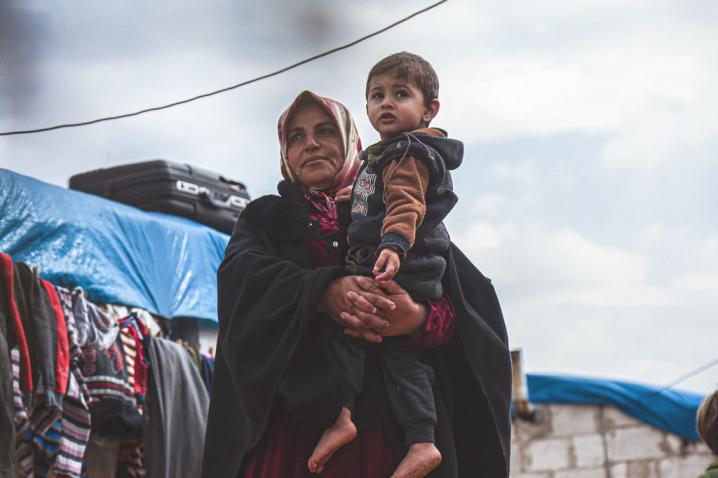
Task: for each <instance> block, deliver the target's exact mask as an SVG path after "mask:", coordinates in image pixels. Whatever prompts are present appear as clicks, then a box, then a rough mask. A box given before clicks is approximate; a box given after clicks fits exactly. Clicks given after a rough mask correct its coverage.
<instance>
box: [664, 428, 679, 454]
mask: <svg viewBox="0 0 718 478" xmlns="http://www.w3.org/2000/svg"><path fill="white" fill-rule="evenodd" d="M665 443H666V446H665V450H666V454H667V455H679V454H681V452H682V451H683V450H682V448H683V440H681V437H679V436H676V435H673V434H672V433H667V434H666V441H665Z"/></svg>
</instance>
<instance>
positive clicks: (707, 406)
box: [696, 391, 718, 478]
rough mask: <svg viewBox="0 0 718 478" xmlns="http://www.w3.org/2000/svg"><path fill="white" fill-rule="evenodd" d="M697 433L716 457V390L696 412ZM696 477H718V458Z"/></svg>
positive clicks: (717, 444)
mask: <svg viewBox="0 0 718 478" xmlns="http://www.w3.org/2000/svg"><path fill="white" fill-rule="evenodd" d="M696 422H697V424H698V433H699V434H700V436H701V438H703V441H704V442H706V445H708V448H710V449H711V451H712V452H713V455H715V456H716V457H718V391H715V392H713V393H711V394H710V395H708V396H707V397H706V398H705V399H704V400H703V402H702V403H701V406H700V407H698V413H696ZM698 478H718V459H716V460H715V461H714V462H713V463H711V464H710V465H709V466H708V468H707V469H706V471H704V472H703V473H702V474H701V476H699V477H698Z"/></svg>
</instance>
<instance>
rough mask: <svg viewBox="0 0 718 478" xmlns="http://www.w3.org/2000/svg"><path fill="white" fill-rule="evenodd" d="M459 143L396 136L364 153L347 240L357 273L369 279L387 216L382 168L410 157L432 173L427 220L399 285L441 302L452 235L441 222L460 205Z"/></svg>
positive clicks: (350, 262)
mask: <svg viewBox="0 0 718 478" xmlns="http://www.w3.org/2000/svg"><path fill="white" fill-rule="evenodd" d="M463 153H464V145H463V144H462V143H461V141H458V140H455V139H449V138H444V137H436V136H431V135H427V134H423V133H410V134H403V135H399V136H395V137H393V138H390V139H387V140H384V141H381V142H379V143H377V144H375V145H372V146H370V147H369V148H367V149H366V150H365V151H363V152H362V160H363V162H362V166H361V169H360V170H359V175H358V176H357V179H356V182H355V183H354V191H353V194H352V208H351V218H352V222H351V224H350V225H349V229H348V231H347V236H348V240H349V244H350V249H349V254H348V255H347V263H348V266H349V267H350V269H351V270H352V271H353V272H357V273H361V274H367V275H371V274H370V272H371V268H372V266H373V265H374V261H375V260H376V252H377V247H378V246H379V243H380V242H381V229H382V225H383V223H384V217H385V216H386V207H385V205H384V181H383V180H382V172H383V170H384V167H386V166H387V165H388V164H389V163H391V162H392V161H394V160H398V159H401V158H402V157H404V156H406V155H410V156H414V157H415V158H417V159H419V160H421V161H423V162H424V163H425V164H426V166H427V168H428V169H429V186H428V188H427V191H426V198H425V199H426V214H425V216H424V220H423V222H422V223H421V225H420V226H419V228H418V229H417V231H416V240H415V242H414V246H413V247H412V248H411V249H410V250H409V251H408V253H407V255H406V257H405V258H404V259H403V260H402V263H401V267H400V269H399V273H398V274H397V275H396V277H395V280H396V281H397V282H398V283H399V285H401V286H402V287H404V288H405V289H406V290H407V291H409V292H410V293H411V295H412V296H413V297H414V298H415V299H418V300H421V299H436V298H439V297H441V296H442V293H443V292H442V287H441V277H442V276H443V275H444V270H445V269H446V262H445V261H444V259H443V257H441V255H442V254H443V253H444V252H446V251H447V250H448V249H449V244H450V238H449V232H448V231H447V230H446V227H445V226H444V223H443V220H444V218H445V217H446V215H447V214H449V211H451V209H452V208H453V207H454V205H455V204H456V201H457V197H456V194H454V192H453V185H452V181H451V174H450V173H449V170H451V169H456V168H457V167H458V166H459V165H460V164H461V160H462V158H463Z"/></svg>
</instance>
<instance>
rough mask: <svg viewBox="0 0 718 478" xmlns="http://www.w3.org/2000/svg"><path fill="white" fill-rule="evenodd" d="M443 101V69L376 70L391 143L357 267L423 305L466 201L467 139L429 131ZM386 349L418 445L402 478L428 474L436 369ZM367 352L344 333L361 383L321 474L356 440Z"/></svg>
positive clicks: (364, 173)
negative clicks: (449, 222)
mask: <svg viewBox="0 0 718 478" xmlns="http://www.w3.org/2000/svg"><path fill="white" fill-rule="evenodd" d="M438 97H439V79H438V77H437V75H436V72H435V71H434V68H433V67H432V66H431V64H429V62H427V61H426V60H425V59H423V58H421V57H420V56H418V55H415V54H412V53H408V52H400V53H395V54H393V55H389V56H388V57H386V58H384V59H382V60H381V61H379V62H378V63H377V64H376V65H374V67H373V68H372V69H371V71H370V72H369V74H368V76H367V80H366V89H365V98H366V110H367V115H368V116H369V122H370V123H371V125H372V126H373V127H374V129H375V130H376V131H377V132H378V133H379V136H380V138H381V141H380V142H378V143H376V144H374V145H372V146H369V147H368V148H367V149H366V150H365V151H364V152H362V165H361V168H360V169H359V175H358V177H357V180H356V182H355V183H354V188H353V191H352V203H351V219H352V222H351V223H350V224H349V228H348V230H347V241H348V245H349V252H348V254H347V263H348V265H349V266H351V267H350V270H351V271H352V272H354V273H359V274H363V275H373V276H374V278H375V279H376V280H377V281H378V282H379V283H383V282H386V281H389V280H392V279H396V282H398V283H399V285H401V286H402V287H403V288H404V289H406V290H407V292H409V293H410V294H411V297H412V298H413V299H414V300H417V301H422V300H436V299H439V298H441V296H442V295H443V288H442V285H441V278H442V277H443V275H444V270H445V269H446V261H445V259H444V257H443V255H444V254H445V253H446V251H448V250H449V245H450V239H449V233H448V232H447V230H446V227H445V226H444V223H443V220H444V218H445V217H446V216H447V215H448V213H449V211H451V209H452V208H453V207H454V205H455V204H456V195H455V194H454V192H453V188H452V182H451V174H450V173H449V170H453V169H456V168H458V167H459V165H460V164H461V161H462V159H463V153H464V146H463V144H462V143H461V142H460V141H457V140H455V139H449V138H447V137H446V132H445V131H443V130H440V129H437V128H430V127H429V124H430V123H431V121H432V120H433V119H434V117H435V116H436V114H437V113H438V112H439V98H438ZM380 348H381V361H382V371H383V374H384V382H385V387H386V389H387V391H388V392H389V393H388V398H389V404H390V405H391V409H392V411H393V412H394V415H395V417H396V419H397V422H398V423H399V425H400V426H401V428H402V431H403V437H402V438H403V440H404V446H406V447H407V448H408V453H407V454H406V456H405V457H404V459H403V460H402V462H401V463H400V464H399V467H398V469H397V475H399V476H425V475H426V474H428V473H429V472H431V471H432V470H433V469H435V468H436V467H437V466H439V464H440V463H441V453H440V452H439V450H438V448H437V447H436V445H435V444H434V442H435V427H436V423H437V422H436V406H435V404H434V394H433V392H432V387H433V382H434V377H433V371H432V368H431V365H430V364H429V362H428V360H427V355H426V352H425V351H422V350H420V349H418V348H416V347H414V346H412V344H411V342H409V341H408V340H406V338H405V337H394V338H387V339H386V340H384V342H383V343H382V345H381V347H380ZM366 349H367V344H366V342H363V341H361V340H359V339H357V338H354V337H350V336H347V335H345V334H342V333H341V332H339V333H337V334H336V336H335V337H334V338H333V350H334V353H335V356H336V358H337V360H338V361H339V362H340V363H341V364H342V366H343V367H344V368H345V369H346V373H347V375H349V376H351V377H353V378H352V379H351V380H347V388H346V390H343V397H344V400H345V402H346V403H344V407H343V409H342V412H341V414H340V415H339V418H338V419H337V421H336V423H334V425H332V426H331V427H330V428H328V429H327V430H326V431H325V433H324V434H323V435H322V438H321V439H320V441H319V443H318V444H317V447H316V448H315V450H314V453H313V454H312V456H311V457H310V459H309V469H310V471H312V472H314V473H320V472H321V471H322V469H323V468H324V465H325V464H326V462H327V461H328V460H329V458H330V457H331V455H332V454H333V453H334V452H335V451H336V450H337V449H338V448H339V447H341V446H342V445H344V444H346V443H348V442H350V441H351V440H352V439H353V438H354V435H355V434H356V427H355V426H354V424H353V422H352V419H351V415H352V414H351V409H352V407H353V405H354V401H355V400H356V397H357V395H359V393H360V392H361V383H362V379H363V376H364V362H365V359H366Z"/></svg>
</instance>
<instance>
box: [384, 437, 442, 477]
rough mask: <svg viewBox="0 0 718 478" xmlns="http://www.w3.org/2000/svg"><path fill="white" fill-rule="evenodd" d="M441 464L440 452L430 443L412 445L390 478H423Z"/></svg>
mask: <svg viewBox="0 0 718 478" xmlns="http://www.w3.org/2000/svg"><path fill="white" fill-rule="evenodd" d="M440 463H441V452H440V451H439V449H438V448H436V445H434V444H433V443H431V442H426V443H414V444H413V445H410V446H409V452H408V453H407V454H406V456H405V457H404V459H403V460H401V463H399V466H397V467H396V471H395V472H394V474H393V475H391V478H423V477H424V476H426V475H428V474H429V473H431V472H432V471H433V470H434V468H436V467H437V466H439V464H440Z"/></svg>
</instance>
